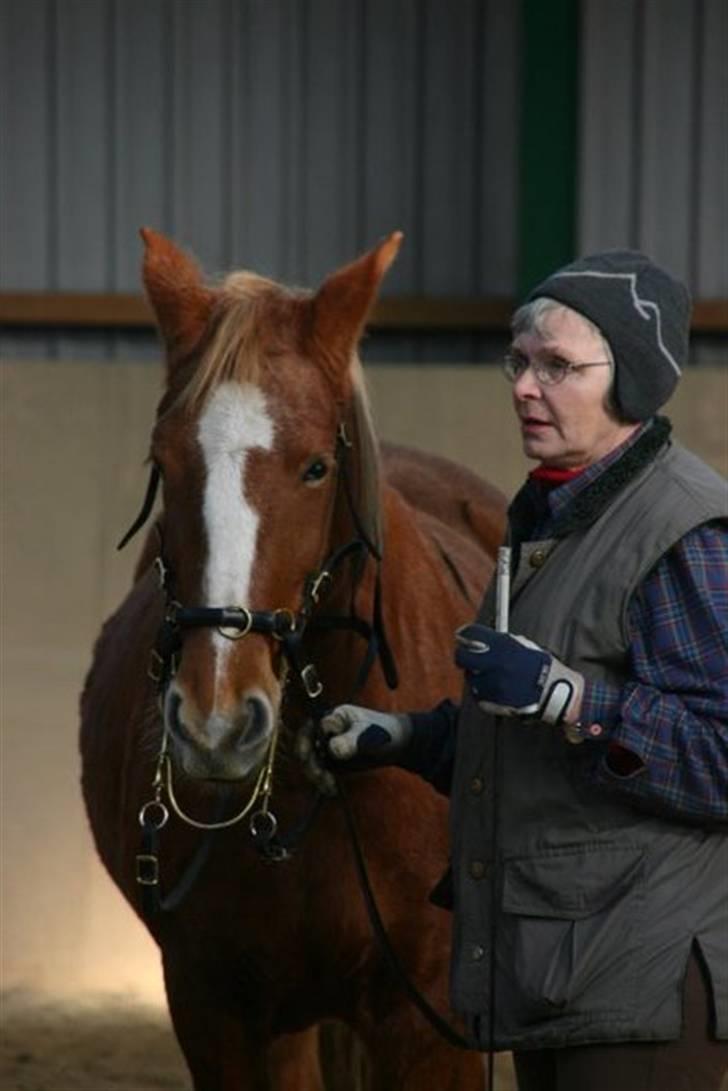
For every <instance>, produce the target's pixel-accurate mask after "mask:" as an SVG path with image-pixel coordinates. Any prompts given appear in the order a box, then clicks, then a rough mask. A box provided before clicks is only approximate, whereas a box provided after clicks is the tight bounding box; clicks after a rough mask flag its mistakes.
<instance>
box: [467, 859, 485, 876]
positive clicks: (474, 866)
mask: <svg viewBox="0 0 728 1091" xmlns="http://www.w3.org/2000/svg"><path fill="white" fill-rule="evenodd" d="M468 871H469V872H470V878H471V879H484V878H485V876H486V875H487V873H488V865H487V864H485V863H483V861H482V860H471V861H470V867H469V868H468Z"/></svg>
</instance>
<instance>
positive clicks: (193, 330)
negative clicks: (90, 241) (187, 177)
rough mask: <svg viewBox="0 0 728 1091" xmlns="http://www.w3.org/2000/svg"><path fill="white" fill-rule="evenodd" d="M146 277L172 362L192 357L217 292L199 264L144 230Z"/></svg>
mask: <svg viewBox="0 0 728 1091" xmlns="http://www.w3.org/2000/svg"><path fill="white" fill-rule="evenodd" d="M139 233H140V235H141V237H142V239H143V240H144V245H145V248H146V249H145V253H144V265H143V270H142V277H143V280H144V287H145V288H146V291H147V296H148V297H149V302H150V303H151V305H152V309H153V310H154V314H155V316H156V319H157V324H158V326H159V329H160V331H161V333H162V336H163V338H164V340H165V342H166V344H167V347H168V349H169V363H170V366H171V367H173V366H174V364H175V363H176V362H177V361H178V360H180V359H183V358H184V357H186V356H188V355H189V353H190V352H192V350H193V349H194V348H195V346H196V345H197V343H198V342H199V340H200V338H201V337H202V335H203V333H204V332H205V329H206V327H207V323H208V320H209V318H210V311H211V310H212V305H213V302H214V293H213V292H212V290H211V289H210V288H207V287H206V286H205V284H204V283H203V280H202V274H201V272H200V269H199V266H198V265H197V264H196V262H195V261H194V260H193V259H192V258H191V257H189V256H188V255H187V254H185V253H184V252H183V251H182V250H180V248H179V247H178V246H175V244H174V243H173V242H172V241H171V240H170V239H168V238H166V237H165V236H164V235H160V234H159V233H158V232H157V231H152V230H151V228H148V227H142V228H141V230H140V232H139Z"/></svg>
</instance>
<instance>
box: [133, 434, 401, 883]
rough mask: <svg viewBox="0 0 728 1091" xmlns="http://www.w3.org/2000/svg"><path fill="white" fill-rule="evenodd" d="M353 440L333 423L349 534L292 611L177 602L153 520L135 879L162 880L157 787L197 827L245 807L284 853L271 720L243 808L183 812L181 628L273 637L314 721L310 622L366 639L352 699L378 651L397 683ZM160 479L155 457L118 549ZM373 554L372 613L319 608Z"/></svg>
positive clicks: (220, 823) (139, 521)
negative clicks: (179, 791) (176, 735)
mask: <svg viewBox="0 0 728 1091" xmlns="http://www.w3.org/2000/svg"><path fill="white" fill-rule="evenodd" d="M351 446H352V444H351V440H350V439H349V437H348V435H347V431H346V428H345V425H344V424H343V422H342V423H340V424H339V426H338V428H337V432H336V445H335V461H336V465H337V469H338V480H339V482H340V487H341V488H342V489H343V493H344V497H345V499H346V503H347V506H348V510H349V513H350V516H351V519H352V522H353V525H354V530H355V536H354V537H353V538H352V539H351V540H350V541H348V542H347V543H346V544H344V545H342V546H339V547H338V548H336V549H334V550H333V552H331V553H330V554H329V555H328V556H326V557H325V559H324V560H323V561H322V562H321V563H320V565H319V566H318V568H317V569H316V571H314V572H313V573H311V574H310V575H309V576H308V578H307V579H306V581H305V585H304V588H303V592H302V597H301V603H300V606H299V607H298V609H297V610H295V611H294V610H292V609H290V608H289V607H279V608H275V609H266V610H251V609H249V608H247V607H244V606H212V607H203V606H185V605H183V604H182V603H181V602H180V601H179V599H178V597H177V594H176V591H175V580H174V573H173V570H172V567H171V565H170V563H169V560H168V558H167V556H166V552H165V544H164V535H163V529H162V525H161V524H160V523H159V522H157V523H156V524H155V530H156V533H157V536H158V539H159V543H158V552H157V555H156V557H155V560H154V568H155V570H156V572H157V576H158V580H159V589H160V591H161V593H162V596H163V599H164V607H163V616H162V621H161V624H160V626H159V628H158V630H157V634H156V637H155V641H154V645H153V647H152V649H151V651H150V656H149V663H148V667H147V673H148V676H149V677H150V679H151V680H152V681H153V682H154V685H155V688H156V693H157V698H158V702H159V705H160V709H161V711H162V719H163V723H164V727H163V732H162V742H161V747H160V751H159V754H158V757H157V764H156V770H155V774H154V777H153V781H152V789H153V797H152V798H151V799H150V800H148V801H147V802H146V803H144V805H143V806H142V808H141V810H140V812H139V822H140V825H141V827H142V833H143V846H142V852H141V853H140V854H139V856H138V857H137V882H138V884H139V885H140V886H141V887H142V888H146V887H152V888H157V887H158V885H159V863H158V855H157V851H156V845H157V842H158V835H159V831H160V830H161V829H162V828H163V826H164V825H166V823H167V821H168V818H169V809H168V807H167V805H166V804H165V803H164V802H163V800H162V795H163V794H166V797H167V799H168V801H169V804H170V806H171V808H172V810H174V811H175V813H176V814H177V815H178V817H179V818H180V819H181V820H182V821H183V822H185V823H186V824H187V825H189V826H193V827H195V828H197V829H201V830H206V831H214V830H219V829H224V828H227V827H229V826H233V825H235V824H237V823H238V822H240V821H241V820H242V819H243V818H244V817H245V816H246V815H248V814H250V815H251V817H250V820H249V828H250V833H251V835H252V837H253V841H254V844H255V845H256V847H257V848H258V851H259V852H261V853H262V855H264V856H265V857H267V858H268V859H275V860H282V859H287V858H288V856H289V855H290V853H291V847H290V845H286V844H285V843H284V841H283V840H282V839H281V838H280V837H279V836H278V834H277V830H278V821H277V818H276V816H275V814H274V813H273V812H272V810H271V809H270V798H271V795H272V790H273V770H274V764H275V758H276V750H277V743H278V733H279V724H278V723H276V725H275V726H274V728H273V731H272V732H271V737H270V739H269V742H268V746H267V750H266V756H265V760H264V762H263V764H262V766H261V769H260V772H259V774H258V776H257V778H256V780H255V783H254V785H253V789H252V792H251V796H250V798H249V799H248V801H247V802H246V804H245V805H244V806H243V808H242V809H241V810H239V811H238V812H237V813H236V814H235V815H233V816H232V817H231V818H227V819H224V820H223V819H222V817H216V818H215V819H214V820H213V821H204V822H203V821H200V820H198V819H196V818H193V817H192V816H191V815H189V814H188V813H187V812H186V811H185V810H184V809H183V807H182V806H181V805H180V803H179V801H178V799H177V797H176V794H175V790H174V782H173V771H172V762H171V758H170V754H169V729H168V726H167V723H166V718H165V716H164V700H165V696H166V693H167V690H168V688H169V685H170V683H171V682H172V680H173V679H174V676H175V674H176V672H177V669H178V666H179V661H180V655H181V651H182V648H183V644H184V635H185V633H186V632H187V631H189V630H193V629H200V628H208V629H210V628H212V629H216V630H217V631H218V632H219V633H220V634H221V635H222V636H224V637H225V638H227V639H229V640H233V641H237V640H242V639H244V638H245V637H247V636H249V635H250V634H252V633H255V634H260V635H264V636H269V637H272V638H273V639H274V640H275V641H277V642H278V643H279V644H280V647H281V653H282V670H281V677H280V678H279V681H280V682H281V683H282V686H281V688H282V689H283V685H284V684H285V682H286V681H287V680H289V679H290V678H296V679H298V682H299V683H300V685H301V688H302V690H303V694H304V696H305V700H306V704H307V708H308V712H309V714H310V718H311V719H313V721H314V722H315V723H317V722H318V721H320V719H321V717H322V716H323V715H324V713H325V711H326V707H327V706H326V704H325V702H324V699H323V686H322V683H321V681H320V679H319V676H318V672H317V670H316V666H315V664H314V663H313V662H312V661H311V659H310V658H309V656H308V655H307V654H306V649H305V643H304V640H305V637H306V636H307V634H310V633H311V632H313V631H317V632H323V631H334V630H340V631H342V630H343V631H349V632H353V633H356V634H357V635H359V636H360V637H362V638H363V640H364V641H365V642H366V647H365V652H364V655H363V657H362V660H361V662H360V664H359V667H358V670H357V675H356V679H355V681H354V685H353V690H352V693H351V695H350V696H349V698H348V699H349V700H351V699H353V697H354V696H355V695H356V693H357V692H358V691H359V690H360V689H361V687H362V686H363V685H364V683H365V681H366V679H367V677H368V675H369V672H370V670H371V668H372V666H373V664H374V661H375V660H376V659H377V658H379V660H380V663H381V666H382V671H383V674H384V677H385V679H386V681H387V684H388V685H389V686H390V688H393V689H394V688H396V686H397V684H398V678H397V669H396V665H395V663H394V659H393V656H392V653H391V650H390V648H389V644H388V641H387V638H386V633H385V630H384V623H383V618H382V607H381V568H380V566H381V553H380V551H379V549H378V548H377V546H376V545H375V544H374V543H373V542H372V540H371V538H370V536H369V535H368V534H367V532H366V530H365V528H364V526H363V524H362V521H361V518H360V516H359V513H358V511H357V509H356V505H355V503H354V499H353V495H352V489H351V483H350V479H349V472H348V457H347V456H348V452H349V451H350V449H351ZM160 480H161V471H160V469H159V467H158V466H157V465H156V464H154V465H153V466H152V469H151V472H150V478H149V483H148V486H147V490H146V493H145V496H144V501H143V504H142V508H141V511H140V513H139V515H138V516H137V518H136V519H135V521H134V523H133V524H132V526H131V527H130V528H129V530H128V531H127V533H126V534H125V535H124V537H123V538H122V539H121V541H120V543H119V545H118V548H119V549H122V548H123V547H124V546H125V545H126V544H127V542H128V541H129V540H130V539H131V538H132V537H133V536H134V534H136V533H137V531H138V530H140V529H141V527H142V526H143V525H144V524H145V523H146V521H147V519H148V517H149V515H150V514H151V511H152V509H153V507H154V503H155V500H156V495H157V491H158V488H159V484H160ZM337 493H338V488H337V489H336V490H335V495H334V496H333V499H332V513H333V509H334V507H335V505H336V502H337V495H336V494H337ZM370 557H371V558H373V559H374V561H375V564H376V577H375V584H374V599H373V611H372V620H371V621H366V620H365V619H364V618H361V617H359V616H358V615H357V614H356V611H355V609H354V601H353V599H354V596H353V594H352V597H351V602H350V607H349V612H348V613H344V614H322V613H321V612H320V610H319V609H318V607H319V606H320V603H321V601H322V599H323V597H324V594H325V592H326V591H328V590H329V589H330V587H331V585H332V584H333V583H334V580H335V578H336V575H337V573H338V570H339V569H340V567H341V566H342V565H343V564H344V562H346V561H347V560H349V559H351V560H353V563H354V575H353V580H352V584H353V588H354V589H355V588H356V586H357V585H358V582H359V579H360V577H361V575H362V573H363V570H364V567H365V565H366V562H367V559H368V558H370ZM259 799H260V800H261V804H260V807H259V808H258V809H257V810H256V811H254V812H252V814H251V811H252V808H253V806H254V805H255V803H256V802H257V801H258V800H259ZM320 802H321V800H320V797H317V801H316V808H317V807H318V805H319V804H320ZM309 824H310V823H309V822H307V823H305V824H304V826H305V827H306V828H307V826H308V825H309ZM289 841H290V838H289ZM143 893H144V891H143ZM146 893H149V892H146ZM153 894H154V899H153V900H154V901H156V900H157V894H158V891H157V890H155V891H154V892H153ZM165 901H166V899H165Z"/></svg>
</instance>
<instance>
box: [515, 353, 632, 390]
mask: <svg viewBox="0 0 728 1091" xmlns="http://www.w3.org/2000/svg"><path fill="white" fill-rule="evenodd" d="M609 366H610V361H609V360H594V361H593V362H591V363H587V364H572V363H570V362H569V361H568V360H562V359H561V357H560V356H549V357H546V358H544V359H542V360H528V359H527V358H526V357H525V356H521V355H520V354H519V353H517V352H509V353H506V355H505V356H504V357H503V361H502V367H503V374H504V375H505V377H506V379H508V381H509V382H511V383H515V382H516V381H517V380H518V379H520V377H521V375H523V373H524V372H525V371H527V370H528V368H529V367H530V368H532V369H533V374H534V375H535V376H536V380H537V382H539V383H540V384H541V386H558V384H559V383H562V382H563V381H564V379H565V378H566V376H567V375H568V374H569V373H570V372H572V371H583V370H584V369H585V368H588V367H609Z"/></svg>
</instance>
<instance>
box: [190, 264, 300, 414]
mask: <svg viewBox="0 0 728 1091" xmlns="http://www.w3.org/2000/svg"><path fill="white" fill-rule="evenodd" d="M305 298H306V296H305V295H304V293H301V292H297V291H292V290H289V289H287V288H284V287H283V286H281V285H280V284H276V283H275V282H274V281H272V280H267V279H266V278H265V277H260V276H257V275H256V274H254V273H247V272H239V273H232V274H230V276H228V277H227V278H226V279H225V280H224V281H223V283H222V285H221V287H220V289H219V292H218V296H217V300H216V305H215V308H214V312H213V316H212V321H211V323H210V330H209V333H208V337H207V339H206V342H205V344H204V346H203V349H202V352H201V354H200V356H199V358H198V359H197V360H196V361H195V362H194V364H193V365H192V366H191V368H190V370H189V371H188V374H187V376H186V377H185V381H184V385H183V386H182V388H181V390H180V391H179V392H178V393H177V394H176V396H175V398H174V402H175V404H176V405H182V406H184V407H185V408H187V409H189V410H192V411H195V410H199V409H200V408H201V406H202V404H203V403H204V402H205V401H206V399H207V397H208V395H209V394H210V392H211V391H212V390H213V389H214V388H215V387H216V386H218V385H219V384H220V383H223V382H228V381H236V382H241V383H242V382H249V383H254V384H256V385H258V384H259V382H260V378H261V370H262V366H263V361H264V359H265V358H266V356H267V355H270V354H271V353H273V354H278V353H282V352H285V351H292V350H295V348H296V347H297V343H298V339H299V336H300V333H299V330H298V323H299V319H300V312H301V302H302V300H303V299H305Z"/></svg>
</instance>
